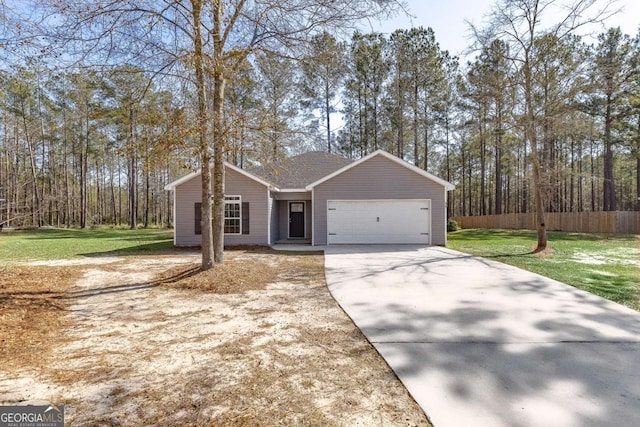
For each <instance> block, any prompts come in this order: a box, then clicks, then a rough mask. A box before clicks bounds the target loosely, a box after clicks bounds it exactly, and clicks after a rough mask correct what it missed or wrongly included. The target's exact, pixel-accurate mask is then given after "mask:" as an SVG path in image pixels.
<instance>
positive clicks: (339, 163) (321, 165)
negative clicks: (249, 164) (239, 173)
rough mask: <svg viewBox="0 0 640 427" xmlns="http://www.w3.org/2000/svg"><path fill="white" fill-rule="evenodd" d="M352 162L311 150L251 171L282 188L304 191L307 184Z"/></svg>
mask: <svg viewBox="0 0 640 427" xmlns="http://www.w3.org/2000/svg"><path fill="white" fill-rule="evenodd" d="M351 163H352V161H351V160H349V159H346V158H344V157H341V156H337V155H335V154H331V153H327V152H325V151H310V152H307V153H303V154H299V155H297V156H293V157H288V158H286V159H282V160H280V161H277V162H274V163H272V164H268V165H265V166H262V167H256V168H252V169H250V170H249V171H250V172H251V173H252V174H254V175H257V176H260V177H262V178H264V179H265V180H267V181H270V182H273V183H274V184H275V185H277V186H278V187H279V188H281V189H298V190H303V191H304V188H305V187H306V186H307V185H309V184H311V183H313V182H315V181H317V180H319V179H321V178H322V177H324V176H327V175H329V174H331V173H333V172H335V171H337V170H339V169H342V168H343V167H345V166H346V165H349V164H351Z"/></svg>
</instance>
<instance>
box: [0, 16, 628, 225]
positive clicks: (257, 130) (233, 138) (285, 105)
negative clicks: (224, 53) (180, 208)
mask: <svg viewBox="0 0 640 427" xmlns="http://www.w3.org/2000/svg"><path fill="white" fill-rule="evenodd" d="M3 37H5V36H3ZM6 37H8V36H6ZM590 40H591V39H590ZM0 41H2V43H0V46H2V47H0V49H10V47H11V43H8V42H7V39H5V40H0ZM482 41H483V43H482V44H481V46H480V47H479V48H478V49H477V51H476V52H475V56H474V59H473V60H471V61H469V62H467V63H461V61H460V60H459V59H458V58H456V57H454V56H452V55H450V54H449V53H448V52H447V51H445V50H443V49H441V48H440V46H439V44H438V41H437V37H436V34H434V32H433V31H432V30H431V29H430V28H422V27H418V28H411V29H407V30H397V31H395V32H393V33H392V34H390V35H384V34H377V33H360V32H356V33H354V34H353V35H352V37H350V38H348V37H347V38H345V37H341V36H340V35H337V34H336V35H334V34H330V33H328V32H322V33H318V34H317V35H315V36H314V37H313V39H312V40H311V43H310V44H309V46H307V47H306V50H305V52H304V54H301V55H300V56H299V57H297V58H293V57H291V56H290V55H278V54H275V53H273V52H271V51H268V50H263V51H256V52H255V53H253V54H251V55H246V56H245V57H243V58H241V60H239V61H238V63H237V64H235V65H234V68H233V73H231V74H230V75H229V74H228V75H227V77H226V78H227V81H226V97H225V103H224V110H223V114H224V123H225V126H226V127H225V134H226V145H225V147H224V155H225V156H226V160H227V161H229V162H231V163H233V164H236V165H238V166H240V167H244V168H246V167H249V166H251V165H255V164H262V163H265V162H270V161H273V160H275V159H278V158H280V157H283V156H289V155H293V154H297V153H300V152H304V151H308V150H327V151H330V152H333V153H336V154H340V155H343V156H346V157H349V158H354V159H355V158H359V157H361V156H364V155H366V154H368V153H370V152H372V151H374V150H377V149H384V150H387V151H389V152H390V153H392V154H395V155H397V156H398V157H401V158H403V159H405V160H407V161H409V162H411V163H413V164H415V165H417V166H419V167H420V168H423V169H425V170H428V171H429V172H431V173H434V174H435V175H438V176H441V177H442V178H444V179H446V180H448V181H450V182H452V183H453V184H455V185H456V190H455V191H454V192H453V193H451V196H450V199H449V209H450V215H451V216H458V215H488V214H501V213H519V212H530V211H533V210H534V206H533V203H534V197H533V192H534V188H533V182H532V167H533V165H532V160H533V159H532V156H531V147H530V145H529V144H528V142H527V140H528V137H527V134H526V132H527V128H526V125H525V124H524V123H525V120H526V117H525V116H526V112H527V108H528V107H527V105H525V97H524V96H523V89H522V88H523V86H522V84H521V82H522V78H523V77H522V75H523V69H522V68H521V67H520V66H519V62H517V61H514V60H512V58H513V56H514V55H512V54H511V52H510V49H512V48H513V47H512V46H511V45H510V44H509V43H506V42H505V41H503V40H502V39H501V38H495V39H493V40H482ZM531 46H532V55H533V56H532V57H534V58H535V61H533V62H531V61H530V62H528V63H527V66H528V67H529V76H530V77H531V80H530V83H531V84H530V89H531V95H532V96H531V97H530V99H529V102H530V106H529V107H531V108H533V109H534V110H535V112H536V114H535V120H536V121H535V124H534V125H535V128H536V130H537V137H538V141H537V147H538V153H537V156H538V157H539V162H540V168H541V171H542V174H541V182H540V187H541V189H542V191H543V193H544V204H545V210H546V211H547V212H574V211H598V210H640V73H639V70H640V34H638V35H634V36H632V35H627V34H623V33H622V32H621V31H620V30H619V29H617V28H611V29H608V30H606V31H603V32H602V33H601V34H600V35H599V36H598V37H597V40H596V41H595V42H587V41H585V40H584V39H582V38H581V37H579V36H577V35H569V36H567V37H556V36H554V35H552V34H548V33H547V34H544V35H543V36H541V37H539V38H536V39H535V40H533V41H532V45H531ZM2 56H3V58H4V59H6V60H5V61H4V65H3V66H2V67H1V68H0V86H1V87H2V90H1V91H0V224H4V225H8V226H44V225H53V226H66V227H87V226H92V225H96V224H114V225H119V224H128V225H129V226H131V227H137V226H145V227H146V226H150V225H169V224H170V223H171V220H172V218H171V214H172V207H171V201H172V199H171V197H170V195H169V194H168V193H167V192H166V191H165V190H164V188H163V187H164V185H166V184H167V183H169V182H170V181H172V180H174V179H176V178H177V177H180V176H182V175H184V174H186V173H188V172H189V171H190V170H195V169H197V168H198V167H199V162H198V150H199V145H198V144H199V143H198V134H197V132H196V131H195V125H194V123H195V122H197V117H198V114H197V111H198V94H197V93H196V89H195V86H193V85H189V84H185V83H184V81H182V80H181V79H179V78H178V77H175V78H172V76H171V75H169V74H167V75H162V78H158V75H157V74H154V73H153V72H151V71H149V70H147V69H145V68H142V67H141V66H140V64H136V65H133V64H119V65H117V66H111V67H104V68H99V69H98V68H95V69H94V68H86V69H82V70H78V69H76V70H73V69H68V68H62V67H56V66H54V65H53V64H54V63H55V61H47V60H46V56H43V57H42V58H40V57H38V56H34V55H22V56H20V55H8V54H7V52H4V53H3V55H2ZM208 90H209V91H210V88H209V89H208ZM211 99H212V97H211V96H210V97H209V98H208V101H207V102H212V101H211Z"/></svg>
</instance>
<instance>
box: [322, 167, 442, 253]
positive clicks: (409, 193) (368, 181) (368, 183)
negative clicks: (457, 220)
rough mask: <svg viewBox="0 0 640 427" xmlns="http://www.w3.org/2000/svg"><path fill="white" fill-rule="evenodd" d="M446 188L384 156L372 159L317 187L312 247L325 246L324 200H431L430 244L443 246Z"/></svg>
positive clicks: (325, 201) (325, 217)
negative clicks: (314, 245) (313, 245)
mask: <svg viewBox="0 0 640 427" xmlns="http://www.w3.org/2000/svg"><path fill="white" fill-rule="evenodd" d="M445 193H446V190H445V188H444V187H443V186H442V185H440V184H438V183H436V182H434V181H432V180H430V179H428V178H426V177H423V176H420V175H418V174H417V173H415V172H413V171H411V170H409V169H407V168H405V167H403V166H401V165H399V164H397V163H395V162H393V161H391V160H389V159H387V158H385V157H383V156H380V155H379V156H375V157H372V158H370V159H369V160H367V161H365V162H364V163H361V164H359V165H357V166H355V167H353V168H351V169H349V170H347V171H346V172H343V173H341V174H340V175H337V176H335V177H333V178H331V179H330V180H328V181H325V182H323V183H322V184H320V185H318V186H316V187H315V188H314V192H313V214H314V227H315V229H314V230H313V234H314V236H315V238H314V244H316V245H326V244H327V200H375V199H431V233H432V236H431V243H432V244H434V245H445V244H446V223H447V213H446V209H447V204H446V200H445Z"/></svg>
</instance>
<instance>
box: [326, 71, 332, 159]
mask: <svg viewBox="0 0 640 427" xmlns="http://www.w3.org/2000/svg"><path fill="white" fill-rule="evenodd" d="M330 97H331V90H330V88H329V79H328V78H326V79H325V80H324V111H325V112H326V114H327V152H328V153H330V152H331V99H330Z"/></svg>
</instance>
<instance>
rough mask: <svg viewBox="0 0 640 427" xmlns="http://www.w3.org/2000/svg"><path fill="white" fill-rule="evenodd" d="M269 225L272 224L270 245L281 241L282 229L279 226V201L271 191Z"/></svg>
mask: <svg viewBox="0 0 640 427" xmlns="http://www.w3.org/2000/svg"><path fill="white" fill-rule="evenodd" d="M269 224H271V241H270V242H269V244H270V245H272V244H273V243H275V242H276V241H277V240H279V239H280V227H279V226H278V201H277V200H276V199H275V198H274V197H273V193H272V192H271V191H269Z"/></svg>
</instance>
